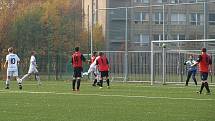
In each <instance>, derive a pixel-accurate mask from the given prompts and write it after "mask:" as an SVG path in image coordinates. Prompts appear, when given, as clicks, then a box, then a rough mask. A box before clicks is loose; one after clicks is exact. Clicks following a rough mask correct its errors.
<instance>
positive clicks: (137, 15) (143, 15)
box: [134, 12, 149, 23]
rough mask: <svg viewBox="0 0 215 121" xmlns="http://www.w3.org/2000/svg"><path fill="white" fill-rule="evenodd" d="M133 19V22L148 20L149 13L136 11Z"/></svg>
mask: <svg viewBox="0 0 215 121" xmlns="http://www.w3.org/2000/svg"><path fill="white" fill-rule="evenodd" d="M134 21H135V23H138V22H144V21H149V14H148V13H145V12H136V13H135V17H134Z"/></svg>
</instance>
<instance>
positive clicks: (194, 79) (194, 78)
mask: <svg viewBox="0 0 215 121" xmlns="http://www.w3.org/2000/svg"><path fill="white" fill-rule="evenodd" d="M192 78H193V81H194V82H195V85H197V81H196V77H195V76H194V75H193V76H192Z"/></svg>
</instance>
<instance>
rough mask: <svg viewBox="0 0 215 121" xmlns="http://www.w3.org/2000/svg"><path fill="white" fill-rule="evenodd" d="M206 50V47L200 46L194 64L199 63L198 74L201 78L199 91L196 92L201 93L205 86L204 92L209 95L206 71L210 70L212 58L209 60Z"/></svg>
mask: <svg viewBox="0 0 215 121" xmlns="http://www.w3.org/2000/svg"><path fill="white" fill-rule="evenodd" d="M206 51H207V50H206V48H202V54H201V55H199V57H198V59H197V63H196V64H199V71H200V76H201V80H202V85H201V88H200V91H198V92H197V93H199V94H202V90H203V88H204V87H205V88H206V90H207V93H206V94H208V95H210V89H209V85H208V82H207V78H208V72H209V71H211V64H212V60H211V57H210V56H209V55H208V54H207V53H206ZM194 65H195V64H194Z"/></svg>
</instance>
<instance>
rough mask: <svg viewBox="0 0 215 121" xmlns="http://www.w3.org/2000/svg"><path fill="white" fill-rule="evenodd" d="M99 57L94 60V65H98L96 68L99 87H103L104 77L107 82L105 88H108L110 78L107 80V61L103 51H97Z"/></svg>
mask: <svg viewBox="0 0 215 121" xmlns="http://www.w3.org/2000/svg"><path fill="white" fill-rule="evenodd" d="M99 56H100V57H99V58H98V59H97V60H96V65H98V69H99V72H100V88H103V80H104V79H105V80H106V82H107V88H110V80H109V78H108V77H109V75H108V73H109V65H108V64H109V62H108V59H107V57H106V56H105V55H104V53H103V52H99Z"/></svg>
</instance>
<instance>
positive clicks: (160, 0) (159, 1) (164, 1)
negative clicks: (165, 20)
mask: <svg viewBox="0 0 215 121" xmlns="http://www.w3.org/2000/svg"><path fill="white" fill-rule="evenodd" d="M155 3H167V0H155Z"/></svg>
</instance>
